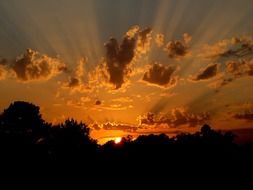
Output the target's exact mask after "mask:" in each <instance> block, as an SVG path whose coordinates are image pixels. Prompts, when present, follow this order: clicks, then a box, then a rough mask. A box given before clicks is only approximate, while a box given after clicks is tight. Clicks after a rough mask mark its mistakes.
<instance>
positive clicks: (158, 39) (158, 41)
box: [155, 34, 164, 48]
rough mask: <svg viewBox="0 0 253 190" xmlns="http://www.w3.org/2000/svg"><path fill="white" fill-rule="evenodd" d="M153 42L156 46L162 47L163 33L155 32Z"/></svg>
mask: <svg viewBox="0 0 253 190" xmlns="http://www.w3.org/2000/svg"><path fill="white" fill-rule="evenodd" d="M155 43H156V45H157V47H158V48H160V47H162V46H163V45H164V35H163V34H157V35H156V37H155Z"/></svg>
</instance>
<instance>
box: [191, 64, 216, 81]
mask: <svg viewBox="0 0 253 190" xmlns="http://www.w3.org/2000/svg"><path fill="white" fill-rule="evenodd" d="M217 73H218V65H217V63H212V64H209V65H207V67H206V68H204V69H201V70H200V71H199V73H198V74H197V75H196V76H195V77H194V78H193V80H194V81H199V80H208V79H210V78H213V77H215V76H216V75H217Z"/></svg>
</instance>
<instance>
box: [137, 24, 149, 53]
mask: <svg viewBox="0 0 253 190" xmlns="http://www.w3.org/2000/svg"><path fill="white" fill-rule="evenodd" d="M151 34H152V29H151V28H146V29H144V30H141V31H139V32H138V39H137V46H136V50H137V52H139V53H141V54H145V53H147V52H148V51H149V50H150V43H151V40H152V36H151Z"/></svg>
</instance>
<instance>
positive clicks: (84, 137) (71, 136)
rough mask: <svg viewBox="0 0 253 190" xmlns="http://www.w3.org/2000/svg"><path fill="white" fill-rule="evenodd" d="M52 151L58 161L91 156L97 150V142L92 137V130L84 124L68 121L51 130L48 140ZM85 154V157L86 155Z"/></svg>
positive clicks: (72, 120)
mask: <svg viewBox="0 0 253 190" xmlns="http://www.w3.org/2000/svg"><path fill="white" fill-rule="evenodd" d="M47 144H48V145H49V146H50V151H51V153H52V154H53V156H55V157H57V159H61V158H66V159H71V158H75V157H76V158H77V156H80V158H81V157H83V156H86V157H88V156H91V155H88V154H94V153H95V151H96V149H97V142H96V141H95V140H93V139H92V138H91V137H90V129H89V128H88V127H87V125H85V124H84V123H82V122H80V123H78V122H77V121H75V120H74V119H67V120H66V121H65V122H64V123H61V124H59V125H55V126H53V127H52V128H51V130H50V136H49V137H48V139H47ZM84 154H85V155H84Z"/></svg>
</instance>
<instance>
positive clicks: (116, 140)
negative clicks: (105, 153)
mask: <svg viewBox="0 0 253 190" xmlns="http://www.w3.org/2000/svg"><path fill="white" fill-rule="evenodd" d="M121 140H122V138H121V137H117V138H115V140H114V142H115V144H119V143H120V142H121Z"/></svg>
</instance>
